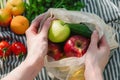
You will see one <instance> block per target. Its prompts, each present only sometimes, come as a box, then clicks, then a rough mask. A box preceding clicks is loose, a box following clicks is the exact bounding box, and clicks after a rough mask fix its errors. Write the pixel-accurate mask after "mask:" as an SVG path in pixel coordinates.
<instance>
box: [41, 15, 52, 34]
mask: <svg viewBox="0 0 120 80" xmlns="http://www.w3.org/2000/svg"><path fill="white" fill-rule="evenodd" d="M52 20H54V18H52V17H49V18H48V19H47V20H46V21H45V22H44V24H43V26H42V29H41V31H40V34H42V35H45V36H47V34H48V30H49V28H50V25H51V22H52Z"/></svg>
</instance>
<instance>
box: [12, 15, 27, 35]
mask: <svg viewBox="0 0 120 80" xmlns="http://www.w3.org/2000/svg"><path fill="white" fill-rule="evenodd" d="M28 27H29V21H28V19H27V18H26V17H24V16H16V17H14V18H13V19H12V21H11V24H10V29H11V31H13V32H14V33H16V34H24V33H25V31H26V30H27V29H28Z"/></svg>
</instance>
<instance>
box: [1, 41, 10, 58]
mask: <svg viewBox="0 0 120 80" xmlns="http://www.w3.org/2000/svg"><path fill="white" fill-rule="evenodd" d="M10 54H11V46H10V44H9V43H8V42H7V41H1V42H0V57H7V56H9V55H10Z"/></svg>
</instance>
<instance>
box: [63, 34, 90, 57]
mask: <svg viewBox="0 0 120 80" xmlns="http://www.w3.org/2000/svg"><path fill="white" fill-rule="evenodd" d="M89 43H90V39H88V38H86V37H83V36H80V35H74V36H71V37H70V38H69V39H68V41H67V42H66V43H65V45H64V52H65V55H66V56H67V57H81V56H83V55H84V54H85V52H86V51H87V48H88V46H89Z"/></svg>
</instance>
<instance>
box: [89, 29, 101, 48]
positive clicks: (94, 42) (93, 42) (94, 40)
mask: <svg viewBox="0 0 120 80" xmlns="http://www.w3.org/2000/svg"><path fill="white" fill-rule="evenodd" d="M98 42H99V35H98V32H97V30H95V31H93V33H92V36H91V42H90V45H89V48H92V49H96V48H98Z"/></svg>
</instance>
